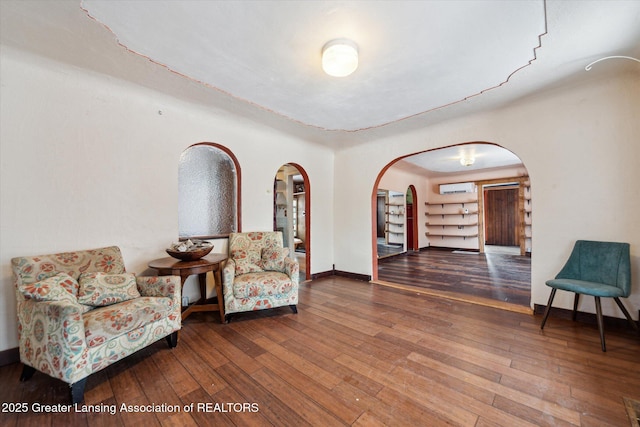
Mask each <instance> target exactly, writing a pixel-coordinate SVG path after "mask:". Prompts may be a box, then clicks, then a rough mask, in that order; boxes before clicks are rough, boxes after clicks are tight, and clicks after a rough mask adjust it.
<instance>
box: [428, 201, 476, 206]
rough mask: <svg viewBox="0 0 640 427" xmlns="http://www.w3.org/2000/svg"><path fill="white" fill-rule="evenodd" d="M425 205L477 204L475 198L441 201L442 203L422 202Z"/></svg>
mask: <svg viewBox="0 0 640 427" xmlns="http://www.w3.org/2000/svg"><path fill="white" fill-rule="evenodd" d="M424 204H425V206H437V205H472V204H476V205H477V204H478V201H477V200H469V201H466V202H443V203H437V202H424Z"/></svg>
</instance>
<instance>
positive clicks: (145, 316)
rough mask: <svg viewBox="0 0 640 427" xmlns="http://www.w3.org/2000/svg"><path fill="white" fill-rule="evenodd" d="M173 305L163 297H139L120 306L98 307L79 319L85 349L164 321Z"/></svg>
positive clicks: (168, 299) (169, 299)
mask: <svg viewBox="0 0 640 427" xmlns="http://www.w3.org/2000/svg"><path fill="white" fill-rule="evenodd" d="M172 310H173V302H172V301H171V298H167V297H160V298H156V297H141V298H136V299H132V300H129V301H125V302H122V303H120V304H115V305H110V306H108V307H100V308H96V309H95V310H92V311H91V312H90V313H87V314H85V315H84V316H82V320H83V321H84V333H85V337H86V340H87V346H88V347H89V348H92V347H96V346H98V345H102V344H104V343H106V342H108V341H111V340H113V339H115V338H117V337H119V336H120V335H124V334H126V333H129V332H132V331H135V330H137V329H138V328H140V327H143V326H144V325H146V324H149V323H152V322H155V321H157V320H160V319H163V318H165V317H167V316H168V315H169V314H170V313H171V311H172Z"/></svg>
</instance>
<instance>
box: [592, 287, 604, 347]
mask: <svg viewBox="0 0 640 427" xmlns="http://www.w3.org/2000/svg"><path fill="white" fill-rule="evenodd" d="M594 298H595V299H596V315H597V317H598V330H599V331H600V344H602V351H607V346H606V345H605V343H604V322H603V320H602V306H601V305H600V297H594Z"/></svg>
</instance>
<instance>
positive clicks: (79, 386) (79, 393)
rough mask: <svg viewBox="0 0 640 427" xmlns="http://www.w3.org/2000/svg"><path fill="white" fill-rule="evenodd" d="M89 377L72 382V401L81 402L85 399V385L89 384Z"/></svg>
mask: <svg viewBox="0 0 640 427" xmlns="http://www.w3.org/2000/svg"><path fill="white" fill-rule="evenodd" d="M87 378H89V377H84V378H83V379H81V380H80V381H78V382H75V383H73V384H71V403H81V402H82V401H83V400H84V386H85V385H86V384H87Z"/></svg>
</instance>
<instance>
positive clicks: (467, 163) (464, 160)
mask: <svg viewBox="0 0 640 427" xmlns="http://www.w3.org/2000/svg"><path fill="white" fill-rule="evenodd" d="M475 161H476V159H475V158H473V157H461V158H460V164H461V165H462V166H471V165H472V164H473V163H474V162H475Z"/></svg>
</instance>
